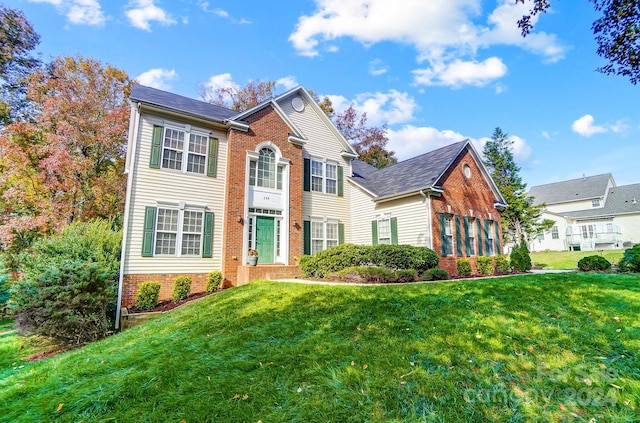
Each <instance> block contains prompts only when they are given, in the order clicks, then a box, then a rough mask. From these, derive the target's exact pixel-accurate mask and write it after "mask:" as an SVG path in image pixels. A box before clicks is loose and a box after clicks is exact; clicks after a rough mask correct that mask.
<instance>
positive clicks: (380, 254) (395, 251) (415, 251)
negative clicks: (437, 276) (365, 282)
mask: <svg viewBox="0 0 640 423" xmlns="http://www.w3.org/2000/svg"><path fill="white" fill-rule="evenodd" d="M367 259H368V261H369V263H371V264H373V265H375V266H381V267H386V268H388V269H392V270H398V269H415V270H416V271H417V272H418V273H424V272H426V271H427V270H429V269H433V268H434V267H436V266H437V265H438V263H439V261H440V258H439V257H438V254H436V252H435V251H433V250H431V249H429V248H427V247H414V246H412V245H389V244H380V245H373V246H370V247H368V249H367Z"/></svg>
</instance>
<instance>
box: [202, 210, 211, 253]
mask: <svg viewBox="0 0 640 423" xmlns="http://www.w3.org/2000/svg"><path fill="white" fill-rule="evenodd" d="M202 257H204V258H211V257H213V213H212V212H205V213H204V228H203V230H202Z"/></svg>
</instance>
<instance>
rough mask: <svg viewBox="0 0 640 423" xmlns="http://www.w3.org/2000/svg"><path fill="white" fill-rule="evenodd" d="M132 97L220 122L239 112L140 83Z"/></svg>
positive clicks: (135, 87) (133, 89)
mask: <svg viewBox="0 0 640 423" xmlns="http://www.w3.org/2000/svg"><path fill="white" fill-rule="evenodd" d="M130 99H131V100H132V101H139V102H141V103H146V104H150V105H153V106H156V107H160V108H163V109H168V110H175V111H178V112H183V113H187V114H190V115H192V116H197V117H202V118H205V119H211V120H214V121H218V122H221V121H224V120H227V119H230V118H232V117H233V116H235V115H237V114H238V112H236V111H235V110H231V109H227V108H225V107H220V106H216V105H214V104H210V103H207V102H205V101H200V100H194V99H192V98H189V97H183V96H181V95H178V94H172V93H169V92H166V91H162V90H158V89H156V88H151V87H145V86H144V85H139V84H136V85H134V86H133V88H132V89H131V95H130Z"/></svg>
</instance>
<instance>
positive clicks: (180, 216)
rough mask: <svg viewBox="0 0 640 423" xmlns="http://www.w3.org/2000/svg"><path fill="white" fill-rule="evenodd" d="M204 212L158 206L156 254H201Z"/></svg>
mask: <svg viewBox="0 0 640 423" xmlns="http://www.w3.org/2000/svg"><path fill="white" fill-rule="evenodd" d="M203 214H204V213H203V212H202V211H199V210H179V209H173V208H158V217H157V222H156V234H155V239H156V242H155V250H154V252H155V255H181V256H195V255H200V253H201V250H202V248H201V247H202V224H203Z"/></svg>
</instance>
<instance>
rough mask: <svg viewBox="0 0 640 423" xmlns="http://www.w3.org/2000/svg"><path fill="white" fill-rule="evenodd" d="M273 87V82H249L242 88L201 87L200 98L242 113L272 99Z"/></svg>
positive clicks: (274, 83)
mask: <svg viewBox="0 0 640 423" xmlns="http://www.w3.org/2000/svg"><path fill="white" fill-rule="evenodd" d="M275 86H276V82H275V81H260V82H255V81H249V83H248V84H247V85H245V86H244V87H242V88H236V87H233V86H229V87H219V88H215V89H212V88H209V87H207V86H205V85H201V86H200V97H202V99H203V100H204V101H207V102H209V103H211V104H216V105H218V106H222V107H227V108H229V109H231V110H236V111H238V112H242V111H244V110H247V109H250V108H251V107H253V106H255V105H256V104H258V103H260V102H262V101H264V100H267V99H268V98H270V97H273V94H274V89H275Z"/></svg>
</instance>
